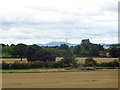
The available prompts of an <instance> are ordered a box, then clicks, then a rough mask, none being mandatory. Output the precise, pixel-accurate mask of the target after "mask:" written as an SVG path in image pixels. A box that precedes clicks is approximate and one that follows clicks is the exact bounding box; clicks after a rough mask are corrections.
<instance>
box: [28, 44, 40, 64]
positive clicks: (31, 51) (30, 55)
mask: <svg viewBox="0 0 120 90" xmlns="http://www.w3.org/2000/svg"><path fill="white" fill-rule="evenodd" d="M40 49H41V47H40V46H38V45H35V44H34V45H30V46H28V49H27V61H28V62H29V61H34V59H33V56H34V54H35V53H36V52H37V51H39V50H40Z"/></svg>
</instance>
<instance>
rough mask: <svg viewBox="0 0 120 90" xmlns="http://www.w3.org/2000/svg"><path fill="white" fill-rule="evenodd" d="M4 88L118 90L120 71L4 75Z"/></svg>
mask: <svg viewBox="0 0 120 90" xmlns="http://www.w3.org/2000/svg"><path fill="white" fill-rule="evenodd" d="M2 83H3V84H2V87H3V88H117V87H118V71H117V70H107V71H81V72H49V73H2Z"/></svg>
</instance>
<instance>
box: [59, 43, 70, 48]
mask: <svg viewBox="0 0 120 90" xmlns="http://www.w3.org/2000/svg"><path fill="white" fill-rule="evenodd" d="M59 48H60V49H68V48H69V46H68V45H67V44H61V45H60V47H59Z"/></svg>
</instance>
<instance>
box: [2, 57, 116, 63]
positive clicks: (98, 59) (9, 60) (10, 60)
mask: <svg viewBox="0 0 120 90" xmlns="http://www.w3.org/2000/svg"><path fill="white" fill-rule="evenodd" d="M86 58H87V57H78V58H77V60H78V62H79V63H84V61H85V59H86ZM61 59H62V57H57V58H56V61H60V60H61ZM114 59H118V58H94V60H96V61H97V62H98V63H101V62H111V61H113V60H114ZM2 61H5V62H6V63H13V62H15V61H17V62H21V60H20V58H2ZM22 62H27V59H26V58H23V61H22Z"/></svg>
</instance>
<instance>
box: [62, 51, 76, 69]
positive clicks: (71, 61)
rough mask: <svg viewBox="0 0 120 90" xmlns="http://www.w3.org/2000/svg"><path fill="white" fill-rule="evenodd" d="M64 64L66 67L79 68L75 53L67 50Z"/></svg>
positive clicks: (63, 60)
mask: <svg viewBox="0 0 120 90" xmlns="http://www.w3.org/2000/svg"><path fill="white" fill-rule="evenodd" d="M63 54H64V55H63V59H62V63H63V65H64V66H65V67H77V66H78V64H77V60H76V57H75V55H74V53H73V52H72V51H70V50H66V51H64V53H63Z"/></svg>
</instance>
